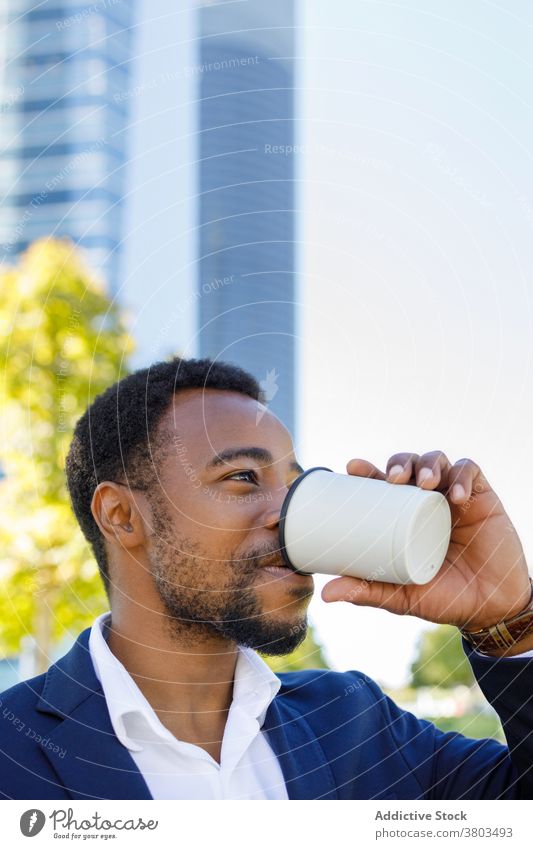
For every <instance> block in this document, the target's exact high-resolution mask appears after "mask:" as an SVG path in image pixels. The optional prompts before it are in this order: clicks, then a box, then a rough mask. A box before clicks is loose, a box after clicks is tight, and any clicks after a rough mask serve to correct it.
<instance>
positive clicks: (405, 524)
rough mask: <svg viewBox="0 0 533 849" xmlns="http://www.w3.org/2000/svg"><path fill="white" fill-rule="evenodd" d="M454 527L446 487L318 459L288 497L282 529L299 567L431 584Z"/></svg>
mask: <svg viewBox="0 0 533 849" xmlns="http://www.w3.org/2000/svg"><path fill="white" fill-rule="evenodd" d="M450 534H451V514H450V508H449V505H448V502H447V501H446V499H445V497H444V496H443V495H441V494H440V493H439V492H434V491H431V490H423V489H420V487H418V486H412V485H408V484H393V483H389V482H388V481H379V480H375V479H374V478H364V477H359V476H355V475H342V474H336V473H335V472H333V471H332V470H331V469H327V468H325V467H322V466H318V467H315V468H312V469H308V470H307V471H305V472H304V473H303V474H301V475H300V476H299V477H298V478H297V479H296V480H295V481H294V483H293V484H292V486H291V487H290V489H289V491H288V493H287V495H286V497H285V500H284V502H283V504H282V508H281V515H280V523H279V537H280V546H281V553H282V556H283V559H284V561H285V563H286V564H287V565H288V566H290V567H292V568H293V569H295V570H296V571H297V572H304V573H306V574H312V573H314V572H320V573H322V574H325V575H350V576H352V577H355V578H364V579H366V580H376V581H385V582H387V583H393V584H427V583H428V581H431V579H432V578H434V577H435V575H436V574H437V572H438V571H439V569H440V567H441V566H442V564H443V562H444V558H445V556H446V552H447V550H448V546H449V542H450Z"/></svg>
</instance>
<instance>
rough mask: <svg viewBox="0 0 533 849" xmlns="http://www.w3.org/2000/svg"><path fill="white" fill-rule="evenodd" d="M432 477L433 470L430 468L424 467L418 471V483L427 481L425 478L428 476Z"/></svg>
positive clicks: (427, 478)
mask: <svg viewBox="0 0 533 849" xmlns="http://www.w3.org/2000/svg"><path fill="white" fill-rule="evenodd" d="M432 477H433V471H432V470H431V469H428V468H426V467H424V468H423V469H420V471H419V473H418V483H424V481H427V480H429V478H432Z"/></svg>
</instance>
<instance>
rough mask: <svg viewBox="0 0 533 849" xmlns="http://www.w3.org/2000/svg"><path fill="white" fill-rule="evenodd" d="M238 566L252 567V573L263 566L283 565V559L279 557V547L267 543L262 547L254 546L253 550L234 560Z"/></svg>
mask: <svg viewBox="0 0 533 849" xmlns="http://www.w3.org/2000/svg"><path fill="white" fill-rule="evenodd" d="M234 562H236V563H239V564H242V565H244V564H247V565H248V566H250V567H253V569H254V571H255V570H257V569H261V568H263V567H264V566H277V565H280V564H282V563H283V558H282V556H281V549H280V548H279V546H272V545H269V544H268V543H265V544H264V545H260V546H255V547H254V548H253V549H250V551H248V552H247V553H246V554H245V555H243V556H242V557H240V558H236V559H235V561H234Z"/></svg>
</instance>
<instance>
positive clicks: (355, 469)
mask: <svg viewBox="0 0 533 849" xmlns="http://www.w3.org/2000/svg"><path fill="white" fill-rule="evenodd" d="M346 471H347V472H348V474H349V475H358V476H359V477H360V478H375V479H376V480H380V481H384V480H387V477H386V475H385V474H384V473H383V472H382V471H380V470H379V469H378V467H377V466H374V465H373V464H372V463H370V462H369V461H368V460H359V459H354V460H350V461H349V462H348V463H347V464H346Z"/></svg>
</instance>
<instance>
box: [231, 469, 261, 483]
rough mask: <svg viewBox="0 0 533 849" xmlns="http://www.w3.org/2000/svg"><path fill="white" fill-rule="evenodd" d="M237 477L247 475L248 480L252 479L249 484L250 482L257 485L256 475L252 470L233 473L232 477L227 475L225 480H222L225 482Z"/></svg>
mask: <svg viewBox="0 0 533 849" xmlns="http://www.w3.org/2000/svg"><path fill="white" fill-rule="evenodd" d="M237 475H248V476H249V479H250V478H251V479H252V480H250V482H251V483H252V482H253V483H257V475H256V473H255V472H254V471H253V470H252V469H245V470H244V471H242V472H234V473H233V474H232V475H228V477H227V478H224V480H226V481H229V480H235V479H236V477H237ZM241 480H242V478H241Z"/></svg>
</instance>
